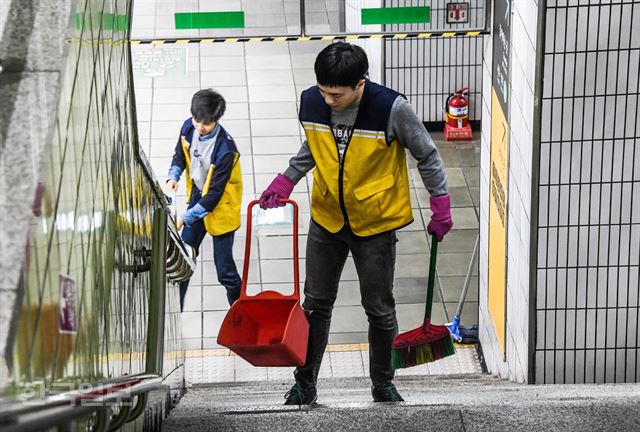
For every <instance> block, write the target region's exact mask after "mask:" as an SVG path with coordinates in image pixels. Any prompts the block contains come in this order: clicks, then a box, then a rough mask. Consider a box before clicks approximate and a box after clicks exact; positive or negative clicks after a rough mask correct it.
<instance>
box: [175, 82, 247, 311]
mask: <svg viewBox="0 0 640 432" xmlns="http://www.w3.org/2000/svg"><path fill="white" fill-rule="evenodd" d="M225 108H226V102H225V100H224V98H223V97H222V95H220V94H219V93H217V92H215V91H213V90H211V89H203V90H199V91H197V92H196V93H195V94H194V95H193V98H192V100H191V116H192V117H191V118H188V119H186V120H185V121H184V123H183V124H182V127H181V128H180V136H179V137H178V142H177V144H176V149H175V152H174V155H173V159H172V161H171V167H170V168H169V174H168V180H167V187H168V188H169V190H171V191H176V190H177V189H178V181H179V180H180V176H181V175H182V172H183V171H184V172H185V174H186V183H187V203H188V205H189V207H188V209H187V212H186V213H185V214H184V215H183V216H182V217H180V218H178V221H177V222H178V229H180V228H181V227H182V225H183V224H184V225H185V227H184V229H183V230H182V240H184V242H185V243H187V244H188V245H190V246H191V247H193V248H194V250H195V251H196V253H197V252H198V250H199V248H200V244H201V243H202V240H203V239H204V237H205V235H206V234H207V233H209V234H210V235H211V236H212V237H213V261H214V264H215V266H216V273H217V274H218V281H219V282H220V284H221V285H222V286H224V287H225V289H226V291H227V300H228V302H229V304H230V305H231V304H233V302H235V301H236V300H237V299H238V297H240V285H241V279H240V275H239V274H238V270H237V268H236V264H235V261H234V260H233V239H234V234H235V231H236V230H237V229H238V228H239V227H240V206H241V204H242V173H241V172H240V162H239V160H238V158H239V157H240V153H239V152H238V148H237V147H236V144H235V142H234V141H233V138H232V137H231V135H229V134H228V133H227V131H226V130H225V129H224V128H223V127H222V126H221V125H220V123H219V120H220V118H221V117H222V115H223V114H224V111H225ZM188 287H189V281H188V280H187V281H183V282H180V310H182V309H183V307H184V299H185V296H186V293H187V288H188Z"/></svg>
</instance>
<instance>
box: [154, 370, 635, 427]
mask: <svg viewBox="0 0 640 432" xmlns="http://www.w3.org/2000/svg"><path fill="white" fill-rule="evenodd" d="M291 384H292V383H291V382H289V381H287V382H284V381H270V382H254V383H236V384H222V383H221V384H212V385H194V386H193V388H191V389H190V390H189V391H188V392H187V394H186V395H185V397H183V398H182V400H181V401H180V403H179V404H178V405H177V407H176V408H175V409H174V410H173V411H172V412H171V414H170V415H169V417H168V418H167V419H166V420H165V422H164V425H163V430H164V431H168V432H169V431H180V432H187V431H227V430H230V431H296V432H298V431H342V430H344V431H367V432H374V431H421V432H425V431H488V430H490V431H516V430H517V431H522V430H537V431H585V430H588V431H612V430H616V431H617V432H619V431H638V430H640V410H639V409H638V406H640V405H639V403H640V386H638V385H635V384H622V385H602V384H599V385H589V384H585V385H546V386H535V385H524V384H515V383H511V382H507V381H502V380H499V379H497V378H495V377H492V376H489V375H484V374H464V375H446V376H420V377H411V376H402V377H398V378H396V380H395V384H396V387H397V388H398V390H399V391H400V394H401V395H402V396H403V397H404V399H405V400H406V402H403V403H399V404H394V403H384V404H376V403H373V402H372V400H371V393H370V382H369V380H368V378H345V379H328V380H322V381H320V383H319V386H318V404H317V405H315V406H313V407H312V408H308V407H302V409H300V408H298V407H285V406H283V405H282V403H283V402H284V399H283V395H284V394H285V392H286V391H287V390H288V389H289V387H290V385H291Z"/></svg>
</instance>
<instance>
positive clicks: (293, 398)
mask: <svg viewBox="0 0 640 432" xmlns="http://www.w3.org/2000/svg"><path fill="white" fill-rule="evenodd" d="M284 398H285V399H286V401H284V404H285V405H298V406H300V405H313V404H314V403H316V400H317V399H318V394H317V392H316V388H315V387H310V388H308V389H306V388H303V387H301V386H300V385H298V384H294V385H293V387H291V390H289V391H288V392H287V393H286V394H285V395H284Z"/></svg>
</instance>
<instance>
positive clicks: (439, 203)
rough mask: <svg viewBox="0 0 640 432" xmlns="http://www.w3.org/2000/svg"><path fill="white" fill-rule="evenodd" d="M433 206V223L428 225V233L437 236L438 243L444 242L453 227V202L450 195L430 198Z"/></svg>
mask: <svg viewBox="0 0 640 432" xmlns="http://www.w3.org/2000/svg"><path fill="white" fill-rule="evenodd" d="M429 204H430V205H431V213H432V214H431V221H430V222H429V225H427V232H428V233H429V234H435V235H436V238H437V239H438V241H442V239H443V238H444V236H445V235H446V234H447V233H448V232H449V231H450V230H451V227H453V220H452V219H451V202H450V198H449V194H446V195H441V196H437V197H433V196H432V197H431V198H429Z"/></svg>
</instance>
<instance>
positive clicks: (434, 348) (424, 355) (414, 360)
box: [391, 337, 456, 369]
mask: <svg viewBox="0 0 640 432" xmlns="http://www.w3.org/2000/svg"><path fill="white" fill-rule="evenodd" d="M455 353H456V349H455V347H454V345H453V341H452V340H451V338H450V337H444V338H442V339H438V340H436V341H433V342H428V343H424V344H422V345H416V346H413V347H408V348H394V349H392V350H391V364H392V365H393V367H394V369H403V368H408V367H411V366H418V365H421V364H425V363H431V362H434V361H436V360H440V359H441V358H444V357H448V356H450V355H453V354H455Z"/></svg>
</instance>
